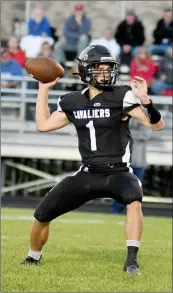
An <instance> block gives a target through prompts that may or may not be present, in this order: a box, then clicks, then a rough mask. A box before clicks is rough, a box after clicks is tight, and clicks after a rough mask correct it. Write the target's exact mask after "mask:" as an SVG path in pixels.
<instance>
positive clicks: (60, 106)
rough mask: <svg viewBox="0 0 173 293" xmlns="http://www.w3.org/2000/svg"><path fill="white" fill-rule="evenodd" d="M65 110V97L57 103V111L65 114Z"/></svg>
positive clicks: (60, 98)
mask: <svg viewBox="0 0 173 293" xmlns="http://www.w3.org/2000/svg"><path fill="white" fill-rule="evenodd" d="M63 109H64V102H63V97H62V96H60V97H59V98H58V101H57V110H58V112H63Z"/></svg>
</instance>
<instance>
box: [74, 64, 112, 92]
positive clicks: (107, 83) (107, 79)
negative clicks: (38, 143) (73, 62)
mask: <svg viewBox="0 0 173 293" xmlns="http://www.w3.org/2000/svg"><path fill="white" fill-rule="evenodd" d="M78 60H79V59H78ZM102 64H104V65H109V67H110V68H109V69H106V70H104V69H99V66H100V65H102ZM79 69H80V70H79V72H80V73H81V74H80V77H81V80H82V81H83V82H85V83H87V84H90V85H91V86H93V87H95V88H97V89H104V90H105V89H110V88H113V87H114V86H115V85H116V77H117V74H118V63H117V61H111V62H106V63H104V62H89V63H88V62H87V61H82V60H79ZM81 69H82V70H81Z"/></svg>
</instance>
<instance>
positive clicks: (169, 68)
mask: <svg viewBox="0 0 173 293" xmlns="http://www.w3.org/2000/svg"><path fill="white" fill-rule="evenodd" d="M158 76H159V80H157V81H155V82H154V83H153V84H152V85H151V90H152V92H153V94H154V95H160V94H162V92H163V91H165V90H169V89H171V90H172V89H173V45H172V46H170V47H169V48H168V53H167V55H165V56H164V58H163V60H162V61H161V63H160V68H159V74H158Z"/></svg>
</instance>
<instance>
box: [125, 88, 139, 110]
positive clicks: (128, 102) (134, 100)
mask: <svg viewBox="0 0 173 293" xmlns="http://www.w3.org/2000/svg"><path fill="white" fill-rule="evenodd" d="M133 105H141V100H140V99H139V98H138V97H136V96H135V95H134V93H133V92H132V90H129V91H127V92H126V94H125V96H124V99H123V109H125V108H128V107H131V106H133Z"/></svg>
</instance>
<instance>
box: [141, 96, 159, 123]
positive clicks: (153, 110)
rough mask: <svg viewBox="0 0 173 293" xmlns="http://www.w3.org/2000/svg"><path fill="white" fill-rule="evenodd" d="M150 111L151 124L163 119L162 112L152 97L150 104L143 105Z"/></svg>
mask: <svg viewBox="0 0 173 293" xmlns="http://www.w3.org/2000/svg"><path fill="white" fill-rule="evenodd" d="M142 106H143V107H144V108H146V109H147V111H148V116H149V119H150V122H151V124H156V123H158V122H159V121H160V119H161V114H160V112H159V111H158V110H157V109H156V108H155V107H154V105H153V103H152V100H151V99H150V104H145V105H142Z"/></svg>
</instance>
